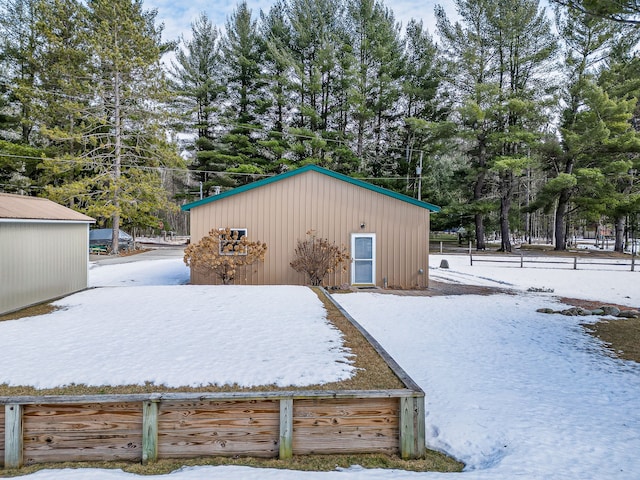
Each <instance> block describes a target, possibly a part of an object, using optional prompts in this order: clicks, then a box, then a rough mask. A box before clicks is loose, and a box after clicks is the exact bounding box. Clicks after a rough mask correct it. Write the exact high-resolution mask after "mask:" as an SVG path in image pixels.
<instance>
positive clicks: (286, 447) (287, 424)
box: [279, 398, 293, 460]
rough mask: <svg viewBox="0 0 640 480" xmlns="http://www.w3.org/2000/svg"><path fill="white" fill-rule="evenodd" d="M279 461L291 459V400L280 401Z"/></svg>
mask: <svg viewBox="0 0 640 480" xmlns="http://www.w3.org/2000/svg"><path fill="white" fill-rule="evenodd" d="M279 456H280V460H285V459H287V458H291V457H293V398H282V399H280V454H279Z"/></svg>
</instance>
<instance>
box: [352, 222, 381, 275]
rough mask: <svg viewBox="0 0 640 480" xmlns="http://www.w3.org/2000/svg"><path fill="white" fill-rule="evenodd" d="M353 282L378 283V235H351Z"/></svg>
mask: <svg viewBox="0 0 640 480" xmlns="http://www.w3.org/2000/svg"><path fill="white" fill-rule="evenodd" d="M351 256H352V257H353V263H352V265H351V283H352V284H353V285H375V283H376V235H375V233H354V234H353V235H352V236H351Z"/></svg>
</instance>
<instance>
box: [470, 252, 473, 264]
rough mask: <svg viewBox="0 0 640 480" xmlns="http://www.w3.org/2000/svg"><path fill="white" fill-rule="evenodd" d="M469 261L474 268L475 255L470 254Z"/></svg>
mask: <svg viewBox="0 0 640 480" xmlns="http://www.w3.org/2000/svg"><path fill="white" fill-rule="evenodd" d="M469 260H470V261H471V266H472V267H473V255H471V254H469Z"/></svg>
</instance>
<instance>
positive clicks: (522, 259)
mask: <svg viewBox="0 0 640 480" xmlns="http://www.w3.org/2000/svg"><path fill="white" fill-rule="evenodd" d="M520 268H524V255H522V252H520Z"/></svg>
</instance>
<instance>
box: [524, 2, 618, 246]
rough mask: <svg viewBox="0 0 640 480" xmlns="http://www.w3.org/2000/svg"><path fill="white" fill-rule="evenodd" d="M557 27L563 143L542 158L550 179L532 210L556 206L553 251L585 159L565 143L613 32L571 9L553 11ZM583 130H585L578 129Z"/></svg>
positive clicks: (561, 239)
mask: <svg viewBox="0 0 640 480" xmlns="http://www.w3.org/2000/svg"><path fill="white" fill-rule="evenodd" d="M556 15H557V18H558V22H557V24H558V25H557V28H558V31H559V33H560V35H561V38H562V40H563V45H564V52H563V53H564V61H563V70H564V75H565V76H566V79H567V80H566V87H565V88H564V90H563V92H562V101H563V103H564V108H563V111H562V117H561V132H563V137H564V138H565V142H564V143H563V146H564V151H563V153H561V154H560V155H555V154H554V155H551V156H548V157H546V158H544V166H545V169H546V170H547V172H548V174H549V176H550V180H549V182H548V183H547V184H546V185H545V186H544V187H543V189H542V190H541V191H540V194H539V196H538V198H537V199H536V202H535V203H534V207H542V208H544V209H545V210H547V211H548V210H551V209H552V208H554V205H555V225H554V240H555V249H556V250H565V249H566V247H567V223H566V222H567V215H568V212H569V207H570V203H571V198H572V196H573V194H574V193H575V187H576V184H577V178H576V175H575V172H574V170H575V169H576V168H581V167H582V165H580V161H581V160H584V157H581V156H579V155H576V150H574V149H573V148H571V147H570V144H569V143H568V142H567V141H566V138H567V136H568V135H571V132H572V131H573V130H575V129H576V127H577V125H576V123H577V120H578V115H579V113H580V111H581V110H583V109H584V102H585V89H590V88H591V86H590V83H591V81H592V76H593V73H594V71H595V68H596V67H597V65H599V64H601V62H602V59H603V58H605V57H606V55H607V54H608V52H609V50H610V49H611V47H612V45H613V43H612V42H613V40H614V38H615V29H614V28H612V25H611V24H610V23H608V22H606V21H604V20H602V19H599V18H595V17H592V16H589V15H585V14H582V13H579V12H576V11H574V10H567V11H562V10H558V11H557V12H556ZM581 128H584V127H581Z"/></svg>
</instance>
